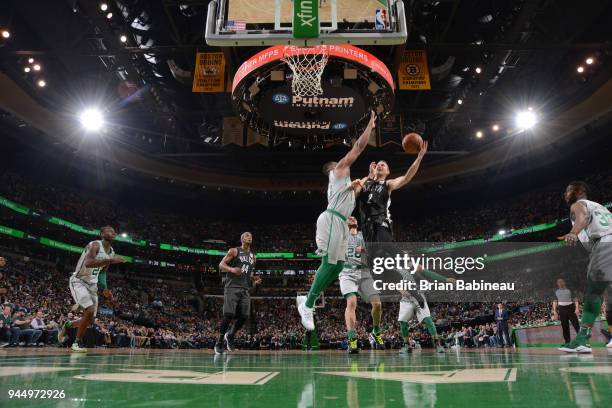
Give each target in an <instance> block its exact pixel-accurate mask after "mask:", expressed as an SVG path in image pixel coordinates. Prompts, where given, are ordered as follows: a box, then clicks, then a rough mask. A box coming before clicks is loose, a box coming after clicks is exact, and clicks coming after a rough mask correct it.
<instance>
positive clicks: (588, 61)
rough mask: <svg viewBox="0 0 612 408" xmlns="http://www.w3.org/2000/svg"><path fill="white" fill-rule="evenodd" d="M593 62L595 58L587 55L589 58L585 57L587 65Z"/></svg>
mask: <svg viewBox="0 0 612 408" xmlns="http://www.w3.org/2000/svg"><path fill="white" fill-rule="evenodd" d="M593 62H595V60H593V58H590V57H589V58H587V59H586V63H587V65H591V64H592V63H593Z"/></svg>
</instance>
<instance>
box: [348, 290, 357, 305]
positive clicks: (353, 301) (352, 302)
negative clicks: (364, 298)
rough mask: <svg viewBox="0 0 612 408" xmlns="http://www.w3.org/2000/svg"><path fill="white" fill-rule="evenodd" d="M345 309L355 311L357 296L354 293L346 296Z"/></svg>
mask: <svg viewBox="0 0 612 408" xmlns="http://www.w3.org/2000/svg"><path fill="white" fill-rule="evenodd" d="M346 307H347V308H348V309H355V308H356V307H357V296H356V295H355V294H354V293H351V294H349V295H347V297H346Z"/></svg>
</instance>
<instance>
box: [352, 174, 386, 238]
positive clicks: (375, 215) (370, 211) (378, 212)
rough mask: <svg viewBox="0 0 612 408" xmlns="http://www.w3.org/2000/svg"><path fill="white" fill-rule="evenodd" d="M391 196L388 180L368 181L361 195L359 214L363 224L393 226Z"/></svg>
mask: <svg viewBox="0 0 612 408" xmlns="http://www.w3.org/2000/svg"><path fill="white" fill-rule="evenodd" d="M390 206H391V194H390V193H389V190H388V189H387V180H382V181H376V180H372V179H368V180H367V181H366V182H365V183H364V185H363V189H362V190H361V193H360V194H359V212H360V215H361V223H362V224H370V223H374V224H388V225H387V226H388V227H390V226H391V213H389V207H390Z"/></svg>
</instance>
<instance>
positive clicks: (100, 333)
mask: <svg viewBox="0 0 612 408" xmlns="http://www.w3.org/2000/svg"><path fill="white" fill-rule="evenodd" d="M67 281H68V277H67V276H66V274H62V273H61V272H59V271H58V270H57V269H56V267H55V266H54V265H52V264H45V263H40V262H37V261H34V260H29V261H24V260H20V259H19V258H9V262H8V265H7V267H6V268H4V269H3V270H2V271H1V272H0V303H1V304H2V305H3V313H2V315H0V324H1V325H2V326H1V327H0V345H2V346H35V345H38V346H42V345H56V346H58V345H59V344H58V342H57V331H58V326H59V325H60V324H61V323H62V322H63V321H65V320H73V319H76V318H78V317H79V314H78V312H75V313H73V312H72V311H71V307H72V305H73V301H72V299H71V296H70V292H69V290H68V283H67ZM108 282H109V285H110V287H111V288H112V290H113V300H112V301H111V302H109V303H104V302H103V303H102V304H101V305H100V307H99V312H98V316H97V318H96V320H95V324H94V327H93V330H91V331H90V333H89V335H88V336H87V338H86V340H87V339H89V340H88V342H89V344H90V345H92V346H98V347H151V348H212V347H213V345H214V342H215V341H216V338H217V333H218V327H219V324H220V322H221V318H222V305H223V302H222V299H221V298H220V297H218V296H207V295H202V294H201V293H198V292H197V291H196V290H194V289H193V288H190V287H189V285H185V284H183V285H178V284H176V283H169V282H165V281H157V280H154V281H151V280H148V281H145V280H137V279H135V278H133V277H130V276H129V275H127V274H126V275H119V274H111V275H110V276H109V278H108ZM335 292H337V288H334V289H333V290H332V291H331V292H330V295H338V293H335ZM100 299H101V300H102V297H100ZM344 305H345V301H344V299H342V298H341V297H340V296H328V298H326V304H325V307H324V308H321V309H318V311H317V313H316V319H317V327H318V332H319V336H320V343H321V344H322V345H323V347H329V348H343V347H346V330H345V327H344V312H343V311H344ZM508 307H509V308H510V310H511V315H510V316H511V324H512V325H520V324H526V323H531V322H534V323H540V322H547V321H550V314H549V312H550V307H549V305H548V306H547V305H546V304H539V303H534V304H531V305H530V304H509V305H508ZM430 308H431V311H432V317H433V319H434V321H435V322H436V325H437V327H438V330H439V333H440V334H441V338H442V339H443V342H444V344H446V345H447V346H449V347H450V346H452V345H460V346H463V347H478V346H481V347H490V346H497V345H499V343H498V340H496V339H497V332H496V326H495V324H494V319H493V308H494V305H493V304H488V303H441V302H436V303H432V304H430ZM383 311H384V313H383V320H382V324H381V327H382V328H383V329H384V338H385V341H386V343H387V346H388V347H399V346H400V345H401V339H400V337H399V327H398V325H397V323H396V319H397V313H398V304H397V302H385V303H384V304H383ZM357 316H358V321H357V335H358V337H359V339H360V341H361V345H362V347H366V348H367V347H368V342H367V339H368V333H369V331H370V330H371V319H370V307H369V305H367V304H363V303H362V304H360V305H359V308H358V314H357ZM410 324H411V337H412V339H413V341H414V343H415V344H419V346H421V347H428V346H432V344H433V343H432V339H431V337H430V336H429V334H427V331H426V330H425V328H424V327H422V326H421V325H420V324H418V322H416V321H413V322H411V323H410ZM303 335H304V332H303V329H302V327H301V323H300V321H299V317H298V314H297V311H296V309H295V299H294V298H293V297H282V298H281V297H277V298H274V297H257V298H255V299H254V300H253V302H252V316H251V319H250V320H249V323H248V324H247V326H246V327H245V328H244V329H243V330H242V331H241V332H240V333H239V335H238V337H237V339H236V343H237V345H238V347H239V348H245V349H292V348H297V347H300V346H301V343H302V339H303Z"/></svg>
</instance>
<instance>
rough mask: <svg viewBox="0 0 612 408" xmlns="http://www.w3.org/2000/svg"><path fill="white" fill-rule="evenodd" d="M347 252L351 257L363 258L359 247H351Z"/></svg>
mask: <svg viewBox="0 0 612 408" xmlns="http://www.w3.org/2000/svg"><path fill="white" fill-rule="evenodd" d="M346 252H347V255H348V257H349V258H356V259H361V253H359V252H357V248H353V247H349V248H348V250H347V251H346Z"/></svg>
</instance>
